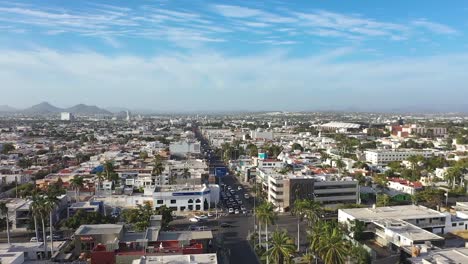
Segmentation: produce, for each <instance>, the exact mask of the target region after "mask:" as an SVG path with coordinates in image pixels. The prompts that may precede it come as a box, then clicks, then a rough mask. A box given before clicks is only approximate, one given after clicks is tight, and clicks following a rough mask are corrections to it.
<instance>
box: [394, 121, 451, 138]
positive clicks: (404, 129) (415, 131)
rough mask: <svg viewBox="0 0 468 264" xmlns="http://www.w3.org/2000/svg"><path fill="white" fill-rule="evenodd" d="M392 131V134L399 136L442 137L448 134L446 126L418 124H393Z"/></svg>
mask: <svg viewBox="0 0 468 264" xmlns="http://www.w3.org/2000/svg"><path fill="white" fill-rule="evenodd" d="M391 131H392V135H393V136H397V137H409V136H411V135H423V136H434V137H442V136H445V135H447V128H446V127H424V126H419V125H416V124H412V125H397V126H392V127H391Z"/></svg>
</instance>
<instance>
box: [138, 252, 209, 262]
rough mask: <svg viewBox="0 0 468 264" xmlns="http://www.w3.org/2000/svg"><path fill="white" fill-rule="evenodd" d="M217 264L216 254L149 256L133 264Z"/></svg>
mask: <svg viewBox="0 0 468 264" xmlns="http://www.w3.org/2000/svg"><path fill="white" fill-rule="evenodd" d="M172 263H177V264H193V263H197V264H217V263H218V258H217V257H216V254H214V253H208V254H191V255H169V256H148V257H142V258H140V259H136V260H134V261H133V262H132V264H172Z"/></svg>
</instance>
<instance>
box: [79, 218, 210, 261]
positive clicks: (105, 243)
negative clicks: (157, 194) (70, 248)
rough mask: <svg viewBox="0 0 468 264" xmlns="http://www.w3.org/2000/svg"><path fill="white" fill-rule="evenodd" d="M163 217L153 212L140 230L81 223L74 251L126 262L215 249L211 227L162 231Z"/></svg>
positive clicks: (98, 258) (179, 255)
mask: <svg viewBox="0 0 468 264" xmlns="http://www.w3.org/2000/svg"><path fill="white" fill-rule="evenodd" d="M153 219H154V220H153ZM160 220H161V216H153V217H152V218H151V221H150V226H149V227H148V228H147V229H146V230H145V231H144V232H137V233H135V232H127V231H126V230H125V229H124V227H123V225H113V224H112V225H111V224H103V225H83V226H80V227H79V228H78V229H77V230H76V232H75V238H74V243H75V251H74V254H75V256H77V255H78V254H82V253H89V254H90V255H91V263H92V264H104V263H105V264H116V263H122V264H123V263H132V262H133V261H134V260H142V257H143V256H145V258H144V259H147V258H149V257H156V256H164V257H166V256H167V257H169V256H178V257H179V259H185V258H186V256H191V255H195V254H197V255H198V254H206V253H212V252H213V251H214V250H212V240H213V234H212V232H211V231H162V230H161V221H160ZM170 258H171V257H169V259H170ZM200 259H202V258H201V257H200ZM156 263H158V262H156ZM163 263H165V262H163ZM170 263H172V262H170ZM177 263H179V262H177ZM182 263H184V262H182ZM191 263H193V262H191Z"/></svg>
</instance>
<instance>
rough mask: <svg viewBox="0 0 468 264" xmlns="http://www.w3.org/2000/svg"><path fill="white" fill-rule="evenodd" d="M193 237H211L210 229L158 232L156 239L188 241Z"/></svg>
mask: <svg viewBox="0 0 468 264" xmlns="http://www.w3.org/2000/svg"><path fill="white" fill-rule="evenodd" d="M194 239H213V233H212V232H211V231H170V232H159V236H158V241H168V240H177V241H189V240H194Z"/></svg>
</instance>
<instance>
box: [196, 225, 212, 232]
mask: <svg viewBox="0 0 468 264" xmlns="http://www.w3.org/2000/svg"><path fill="white" fill-rule="evenodd" d="M196 230H197V231H208V230H210V228H209V227H208V226H198V227H197V229H196Z"/></svg>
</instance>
